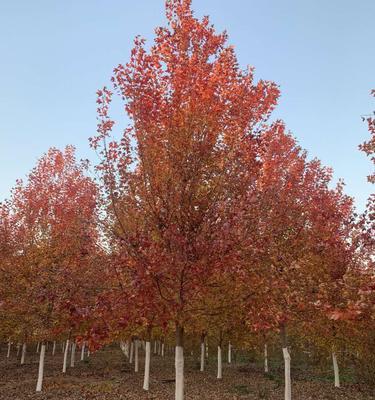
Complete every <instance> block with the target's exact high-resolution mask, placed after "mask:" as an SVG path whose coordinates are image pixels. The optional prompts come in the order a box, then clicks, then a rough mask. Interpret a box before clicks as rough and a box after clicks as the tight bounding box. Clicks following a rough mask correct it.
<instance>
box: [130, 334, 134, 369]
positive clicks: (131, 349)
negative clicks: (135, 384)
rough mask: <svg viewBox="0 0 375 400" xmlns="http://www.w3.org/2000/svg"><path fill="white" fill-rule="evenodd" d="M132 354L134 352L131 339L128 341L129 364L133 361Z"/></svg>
mask: <svg viewBox="0 0 375 400" xmlns="http://www.w3.org/2000/svg"><path fill="white" fill-rule="evenodd" d="M133 354H134V341H133V340H132V341H131V342H130V357H129V363H130V364H131V363H132V362H133Z"/></svg>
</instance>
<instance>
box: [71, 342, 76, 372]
mask: <svg viewBox="0 0 375 400" xmlns="http://www.w3.org/2000/svg"><path fill="white" fill-rule="evenodd" d="M75 361H76V342H73V343H72V351H71V353H70V366H71V367H72V368H73V367H74V364H75Z"/></svg>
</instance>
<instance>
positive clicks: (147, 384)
mask: <svg viewBox="0 0 375 400" xmlns="http://www.w3.org/2000/svg"><path fill="white" fill-rule="evenodd" d="M150 361H151V343H150V342H148V341H147V342H146V354H145V376H144V379H143V389H144V390H148V389H149V387H150Z"/></svg>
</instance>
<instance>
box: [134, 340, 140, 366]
mask: <svg viewBox="0 0 375 400" xmlns="http://www.w3.org/2000/svg"><path fill="white" fill-rule="evenodd" d="M138 348H139V341H138V339H136V340H135V341H134V372H138V370H139V360H138Z"/></svg>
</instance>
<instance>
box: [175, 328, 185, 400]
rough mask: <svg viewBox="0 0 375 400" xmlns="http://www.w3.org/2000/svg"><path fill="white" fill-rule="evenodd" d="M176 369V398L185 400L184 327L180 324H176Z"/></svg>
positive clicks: (176, 399)
mask: <svg viewBox="0 0 375 400" xmlns="http://www.w3.org/2000/svg"><path fill="white" fill-rule="evenodd" d="M175 371H176V391H175V400H183V399H184V328H183V327H182V326H180V325H177V326H176V353H175Z"/></svg>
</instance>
